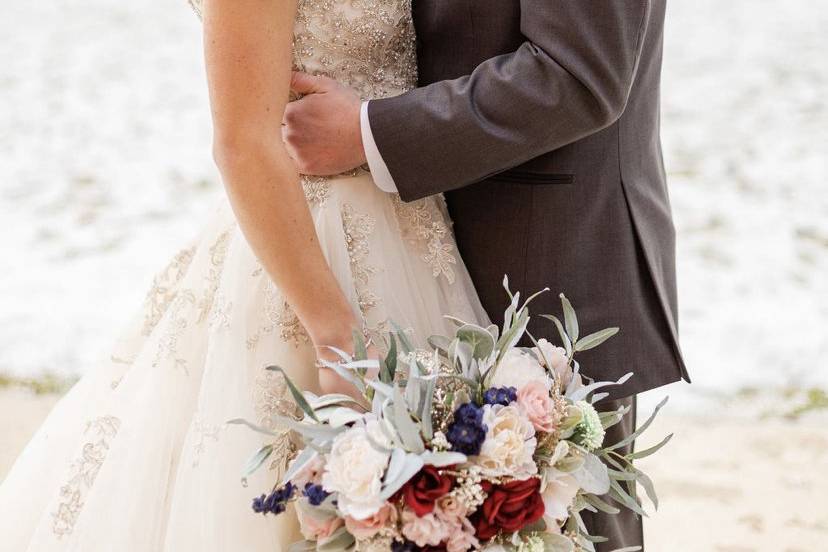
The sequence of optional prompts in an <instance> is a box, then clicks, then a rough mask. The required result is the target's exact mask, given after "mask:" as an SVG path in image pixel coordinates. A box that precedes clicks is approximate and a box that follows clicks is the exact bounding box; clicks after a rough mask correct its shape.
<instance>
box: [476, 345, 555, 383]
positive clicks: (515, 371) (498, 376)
mask: <svg viewBox="0 0 828 552" xmlns="http://www.w3.org/2000/svg"><path fill="white" fill-rule="evenodd" d="M494 370H495V373H494V377H493V378H492V381H490V382H489V385H490V386H491V387H514V388H516V389H518V390H520V388H522V387H523V386H524V385H526V384H527V383H529V382H530V381H539V382H541V383H543V384H544V385H545V386H546V388H547V389H550V388H551V386H552V380H551V378H550V377H549V375H548V374H547V373H546V370H545V369H544V367H543V366H541V365H540V363H539V362H538V360H537V359H536V358H535V357H534V355H530V354H528V353H524V352H523V351H521V350H520V349H509V350H508V351H506V354H505V355H503V358H502V359H500V364H499V365H498V366H497V368H495V369H494Z"/></svg>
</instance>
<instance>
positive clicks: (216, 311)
mask: <svg viewBox="0 0 828 552" xmlns="http://www.w3.org/2000/svg"><path fill="white" fill-rule="evenodd" d="M232 310H233V302H232V301H228V300H227V298H226V297H225V296H224V294H222V293H219V294H218V295H217V296H216V300H215V302H214V303H213V308H212V310H211V311H210V320H209V326H210V330H211V331H213V332H217V331H220V330H226V329H228V328H229V327H230V312H231V311H232Z"/></svg>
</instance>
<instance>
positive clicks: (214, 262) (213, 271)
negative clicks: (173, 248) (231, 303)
mask: <svg viewBox="0 0 828 552" xmlns="http://www.w3.org/2000/svg"><path fill="white" fill-rule="evenodd" d="M229 245H230V231H229V230H227V231H225V232H223V233H222V234H221V235H220V236H219V237H218V239H217V240H216V243H214V244H213V245H212V246H211V247H210V264H211V266H210V271H209V272H208V273H207V276H206V277H205V279H206V280H207V287H206V288H205V290H204V296H203V297H202V298H201V300H200V301H199V302H198V310H199V313H198V321H197V322H198V323H199V324H201V323H202V322H204V321H205V320H207V316H208V315H209V314H210V309H211V308H212V307H213V300H214V299H215V297H216V291H218V288H219V283H220V281H221V271H222V269H223V268H224V259H225V258H227V249H228V247H229Z"/></svg>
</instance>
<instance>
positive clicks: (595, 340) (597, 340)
mask: <svg viewBox="0 0 828 552" xmlns="http://www.w3.org/2000/svg"><path fill="white" fill-rule="evenodd" d="M618 330H619V328H606V329H603V330H600V331H597V332H595V333H591V334H589V335H588V336H586V337H585V338H583V339H580V340H578V342H577V343H576V344H575V351H576V352H581V351H588V350H590V349H594V348H595V347H597V346H598V345H600V344H601V343H603V342H604V341H606V340H607V339H609V338H611V337H612V336H614V335H615V334H617V333H618Z"/></svg>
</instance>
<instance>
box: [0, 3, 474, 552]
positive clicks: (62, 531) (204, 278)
mask: <svg viewBox="0 0 828 552" xmlns="http://www.w3.org/2000/svg"><path fill="white" fill-rule="evenodd" d="M194 7H196V8H198V7H199V5H198V2H196V3H195V4H194ZM294 50H295V64H296V67H297V68H299V69H302V70H304V71H307V72H311V73H316V74H324V75H328V76H330V77H332V78H334V79H337V80H339V81H340V82H343V83H345V84H348V85H350V86H351V87H353V88H354V89H356V90H358V91H359V92H360V94H361V95H362V96H363V97H364V98H375V97H382V96H389V95H395V94H399V93H401V92H404V91H405V90H407V89H409V88H411V87H413V86H415V84H416V60H415V43H414V31H413V27H412V22H411V13H410V1H409V0H300V2H299V12H298V17H297V22H296V27H295V40H294ZM423 177H424V178H427V175H425V174H424V175H423ZM302 185H303V187H304V190H305V194H306V196H307V200H308V203H309V205H310V208H311V211H312V215H313V219H314V221H315V226H316V231H317V233H318V235H319V240H320V242H321V244H322V247H323V250H324V252H325V254H326V256H327V259H328V262H329V264H330V266H331V268H332V269H333V271H334V273H335V275H336V277H337V279H338V281H339V282H340V284H341V286H342V288H343V289H344V290H345V292H346V294H347V295H348V297H349V299H350V300H351V302H352V304H353V306H354V309H355V311H357V312H359V313H360V314H361V315H362V317H363V319H364V320H365V322H366V324H367V326H368V327H369V328H370V331H371V332H372V333H373V334H375V335H377V336H379V334H382V333H383V332H384V331H385V330H387V329H389V328H390V322H391V321H393V322H394V323H396V324H397V325H399V326H400V327H401V328H404V329H405V330H407V331H410V332H411V333H412V335H413V336H418V337H420V338H424V337H427V336H429V335H431V334H433V333H446V332H447V331H449V329H450V328H449V327H448V326H449V322H447V321H446V320H445V319H444V318H443V315H444V314H452V315H454V316H457V317H460V318H464V319H466V320H470V321H477V322H479V323H484V322H485V321H486V315H485V313H484V311H483V309H482V307H481V306H480V304H479V302H478V300H477V296H476V294H475V291H474V288H473V286H472V283H471V281H470V279H469V276H468V273H467V271H466V269H465V267H464V265H463V263H462V261H461V259H460V258H459V257H458V255H457V251H456V248H455V243H454V240H453V236H452V233H451V228H450V222H449V220H448V218H447V214H446V210H445V206H444V203H443V201H442V198H440V197H431V198H427V199H424V200H420V201H416V202H413V203H403V202H401V201H400V199H399V197H398V196H396V195H393V194H387V193H385V192H382V191H380V190H379V188H377V187H376V185H375V184H374V182H373V181H372V180H371V176H370V173H368V172H366V171H365V170H362V169H360V170H356V171H354V172H353V173H352V174H348V175H342V176H337V177H332V178H304V179H303V181H302ZM271 364H277V365H280V366H282V367H283V368H284V369H285V370H286V371H287V372H288V373H289V374H290V375H291V377H292V378H293V379H294V381H296V382H297V383H298V384H299V385H300V386H302V387H304V388H306V389H310V390H316V389H317V376H316V369H315V368H314V354H313V349H312V346H311V344H310V342H309V341H308V336H307V334H306V333H305V330H304V329H303V327H302V325H301V324H300V322H299V320H298V319H297V317H296V315H295V314H294V313H293V312H292V311H291V308H290V306H289V305H288V304H287V303H286V302H285V299H284V298H283V297H282V295H281V294H280V293H279V290H278V289H277V288H276V287H275V286H274V285H273V283H272V282H271V280H270V279H269V278H268V276H267V274H266V273H265V272H264V270H263V269H262V267H261V265H260V264H259V262H258V261H257V259H256V257H255V256H254V255H253V253H252V251H251V250H250V248H249V246H248V244H247V243H246V242H245V240H244V237H243V235H242V233H241V231H240V230H239V228H238V225H237V223H236V220H235V219H234V217H233V214H232V212H231V210H230V208H229V205H228V204H227V202H226V201H222V203H221V205H220V206H219V207H218V209H217V211H216V213H215V215H214V217H213V218H212V220H211V221H210V222H209V224H208V225H207V227H206V229H205V230H204V231H203V233H202V234H201V235H200V237H199V238H198V239H197V240H196V241H195V242H194V243H193V244H192V245H190V246H189V247H186V248H184V249H182V250H181V251H180V252H179V253H178V254H177V255H175V257H174V258H173V259H172V261H171V262H170V264H169V266H167V267H166V268H165V269H164V270H163V271H161V273H160V274H158V276H157V277H156V278H155V280H154V282H153V285H152V289H151V290H150V291H149V294H148V295H147V297H146V301H145V304H144V308H143V310H141V312H139V313H138V314H137V316H136V317H135V318H134V320H133V321H132V323H131V324H130V325H129V326H128V328H127V330H126V331H125V333H124V335H123V338H122V339H121V340H119V342H118V344H117V346H116V348H115V351H114V353H113V354H112V357H111V359H109V360H108V361H106V362H103V363H101V365H100V366H98V367H97V368H96V369H93V370H90V371H88V373H87V375H85V376H84V377H83V378H82V379H81V380H80V381H79V382H78V383H77V384H76V385H75V386H74V388H73V389H72V390H71V391H70V392H69V393H68V395H67V396H66V397H65V398H63V399H62V400H61V402H60V403H58V405H57V406H56V407H55V408H54V410H53V412H52V413H51V414H50V415H49V417H48V419H47V420H46V422H45V423H44V424H43V426H42V427H41V429H40V430H39V431H38V433H37V434H36V435H35V437H34V438H33V440H32V441H31V443H30V444H29V445H28V446H27V448H26V449H25V450H24V451H23V453H22V454H21V456H20V457H19V459H18V460H17V462H16V463H15V465H14V467H13V468H12V470H11V472H10V473H9V475H8V476H7V478H6V479H5V481H4V482H3V483H2V486H0V550H2V551H4V552H26V551H28V552H49V551H61V552H67V551H77V552H112V551H118V552H156V551H166V552H196V551H198V552H229V551H249V552H256V551H260V552H265V551H267V552H278V551H279V550H284V549H285V546H286V545H287V544H289V543H291V542H294V541H296V540H299V538H300V536H299V534H298V528H297V525H296V522H295V519H294V517H293V516H291V515H283V516H279V517H273V516H269V517H263V516H261V515H256V514H254V513H253V512H252V511H251V510H250V502H251V499H252V497H253V496H256V495H258V494H260V493H262V492H267V491H268V490H269V488H270V487H271V486H272V484H273V483H274V480H275V478H276V477H278V472H279V471H280V470H281V469H283V467H284V462H285V458H286V456H287V454H288V453H289V451H290V448H291V443H290V440H289V439H288V438H287V437H286V436H285V437H283V438H280V439H279V443H280V446H281V452H280V453H279V454H276V455H275V456H274V457H273V458H274V460H273V461H272V462H270V463H269V464H268V466H269V469H265V470H260V471H259V472H257V473H256V474H254V475H253V476H252V477H251V478H250V480H249V485H248V486H247V487H244V486H243V485H242V484H241V482H240V473H241V470H242V468H243V466H244V464H245V462H246V460H247V459H248V457H249V456H250V454H251V453H252V452H254V451H255V450H256V449H257V448H258V447H259V446H261V445H262V444H263V438H262V437H261V436H260V435H259V434H258V433H255V432H253V431H251V430H248V429H247V428H244V427H242V426H236V425H227V424H226V423H225V422H226V421H227V420H230V419H233V418H245V419H248V420H250V421H252V422H255V423H259V424H262V425H264V426H269V427H272V424H271V419H270V415H271V414H272V413H273V412H285V411H290V410H291V409H292V408H293V405H292V403H291V401H290V400H289V394H287V393H286V386H285V383H284V380H283V379H281V377H280V376H278V375H277V374H276V373H274V372H270V371H266V370H265V369H264V367H265V366H267V365H271Z"/></svg>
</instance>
